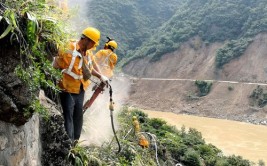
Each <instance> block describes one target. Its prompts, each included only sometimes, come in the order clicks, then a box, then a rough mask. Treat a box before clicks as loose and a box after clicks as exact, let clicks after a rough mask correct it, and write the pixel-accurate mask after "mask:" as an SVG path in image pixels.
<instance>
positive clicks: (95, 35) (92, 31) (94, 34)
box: [83, 27, 100, 46]
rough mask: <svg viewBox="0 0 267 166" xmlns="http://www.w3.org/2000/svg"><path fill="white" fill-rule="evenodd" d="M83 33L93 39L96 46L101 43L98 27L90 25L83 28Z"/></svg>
mask: <svg viewBox="0 0 267 166" xmlns="http://www.w3.org/2000/svg"><path fill="white" fill-rule="evenodd" d="M83 35H84V36H86V37H88V38H89V39H91V40H93V41H94V42H95V44H96V46H97V45H99V40H100V31H99V30H98V29H96V28H93V27H88V28H86V29H84V30H83Z"/></svg>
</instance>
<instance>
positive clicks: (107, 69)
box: [95, 37, 118, 78]
mask: <svg viewBox="0 0 267 166" xmlns="http://www.w3.org/2000/svg"><path fill="white" fill-rule="evenodd" d="M107 38H108V41H107V42H106V43H105V46H104V49H102V50H99V51H98V52H97V53H96V54H95V60H96V63H97V64H98V66H99V69H100V71H101V73H102V74H103V75H105V76H107V77H108V78H112V77H113V70H114V68H115V66H116V64H117V59H118V58H117V55H116V54H115V53H114V51H115V49H117V47H118V44H117V42H116V41H115V40H114V39H110V38H109V37H107Z"/></svg>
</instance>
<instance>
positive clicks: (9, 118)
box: [0, 25, 31, 126]
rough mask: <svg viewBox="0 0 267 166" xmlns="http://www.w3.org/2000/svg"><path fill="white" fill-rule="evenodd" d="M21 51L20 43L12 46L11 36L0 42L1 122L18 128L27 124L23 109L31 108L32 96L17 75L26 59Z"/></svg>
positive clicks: (0, 29) (0, 30) (0, 28)
mask: <svg viewBox="0 0 267 166" xmlns="http://www.w3.org/2000/svg"><path fill="white" fill-rule="evenodd" d="M2 28H4V27H3V26H2V25H1V26H0V32H2ZM19 50H20V48H19V44H18V43H13V44H12V45H11V44H10V42H9V36H7V37H5V38H3V39H1V40H0V96H1V100H0V105H1V107H0V120H1V121H5V122H10V123H13V124H15V125H17V126H20V125H23V124H25V123H26V122H27V118H25V117H24V116H23V109H24V108H26V107H27V106H29V104H30V96H31V94H30V91H29V87H27V86H26V85H25V84H24V83H23V82H22V81H21V80H20V79H19V78H18V77H17V76H16V74H15V68H16V67H17V66H18V64H20V63H22V60H23V59H25V58H24V57H22V56H21V55H20V54H19ZM23 64H26V62H23Z"/></svg>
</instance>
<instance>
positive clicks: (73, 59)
mask: <svg viewBox="0 0 267 166" xmlns="http://www.w3.org/2000/svg"><path fill="white" fill-rule="evenodd" d="M69 52H70V53H71V54H72V58H71V62H70V65H69V67H68V68H67V69H63V70H62V71H61V72H62V73H66V74H68V75H70V76H71V77H73V78H74V79H75V80H81V79H83V75H78V74H76V73H73V72H72V68H73V65H74V62H75V59H76V57H77V56H79V57H80V58H81V59H80V63H79V66H78V69H80V68H82V64H83V58H82V55H81V53H79V52H78V51H77V50H76V43H74V50H73V51H69Z"/></svg>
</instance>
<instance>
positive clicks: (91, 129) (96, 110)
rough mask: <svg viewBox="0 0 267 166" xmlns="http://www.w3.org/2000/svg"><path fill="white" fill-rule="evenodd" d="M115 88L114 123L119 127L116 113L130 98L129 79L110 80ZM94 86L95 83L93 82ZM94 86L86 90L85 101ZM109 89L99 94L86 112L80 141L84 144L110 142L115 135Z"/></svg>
mask: <svg viewBox="0 0 267 166" xmlns="http://www.w3.org/2000/svg"><path fill="white" fill-rule="evenodd" d="M110 84H111V86H112V90H113V97H112V98H113V101H114V103H115V105H114V109H115V110H114V113H113V118H114V125H115V129H116V130H117V129H118V128H119V126H118V122H117V119H116V115H117V114H118V113H119V111H120V110H121V107H122V105H123V104H124V103H125V102H126V100H127V99H128V92H129V89H130V83H129V80H128V79H126V78H124V77H117V78H114V79H113V80H112V81H111V82H110ZM91 85H92V86H93V85H94V83H92V84H91ZM92 86H90V87H89V89H88V90H87V92H86V96H85V101H86V100H88V99H89V98H90V97H91V96H92V94H93V91H92ZM109 99H110V98H109V89H107V88H106V89H105V91H104V92H103V94H99V96H98V97H97V99H96V100H95V102H94V103H93V104H92V106H91V108H89V109H87V111H86V113H85V114H84V123H83V130H82V135H81V138H80V141H82V144H84V145H95V146H101V145H102V144H103V143H104V142H110V141H111V139H112V137H113V131H112V126H111V119H110V111H109Z"/></svg>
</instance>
